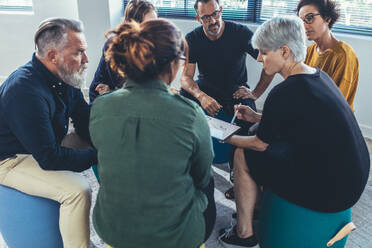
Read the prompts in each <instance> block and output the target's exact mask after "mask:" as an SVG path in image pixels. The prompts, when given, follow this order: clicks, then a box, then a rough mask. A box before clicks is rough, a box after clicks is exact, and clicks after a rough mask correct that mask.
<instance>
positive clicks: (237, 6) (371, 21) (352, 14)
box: [124, 0, 372, 36]
mask: <svg viewBox="0 0 372 248" xmlns="http://www.w3.org/2000/svg"><path fill="white" fill-rule="evenodd" d="M149 1H150V2H152V3H153V4H154V5H155V6H156V7H157V9H158V12H159V15H160V16H163V17H176V18H177V17H182V18H194V17H195V11H194V3H195V0H149ZM128 2H129V0H124V6H125V5H126V4H127V3H128ZM297 2H298V0H220V4H221V6H223V18H224V19H225V20H237V21H248V22H254V23H262V22H264V21H266V20H268V19H270V18H271V17H273V16H277V15H290V14H295V9H296V5H297ZM336 2H337V3H338V4H339V6H340V10H341V17H340V19H339V20H338V21H337V23H336V24H335V26H334V28H333V30H335V31H338V32H346V33H356V34H364V35H370V36H372V0H336Z"/></svg>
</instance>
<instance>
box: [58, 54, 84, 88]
mask: <svg viewBox="0 0 372 248" xmlns="http://www.w3.org/2000/svg"><path fill="white" fill-rule="evenodd" d="M86 69H87V66H86V65H82V66H81V67H80V68H79V70H78V71H75V72H74V71H73V70H72V69H70V68H69V66H68V65H67V64H65V63H64V61H63V59H62V60H61V63H60V66H58V71H57V74H58V76H59V77H60V78H61V79H62V81H63V82H65V83H66V84H68V85H71V86H72V87H74V88H77V89H80V88H81V86H83V85H84V84H85V82H86V76H87V70H86Z"/></svg>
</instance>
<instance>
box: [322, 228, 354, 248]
mask: <svg viewBox="0 0 372 248" xmlns="http://www.w3.org/2000/svg"><path fill="white" fill-rule="evenodd" d="M355 229H356V227H355V225H354V223H353V222H350V223H348V224H346V225H345V226H344V227H343V228H341V230H340V231H338V233H336V235H335V236H334V237H333V238H332V239H331V240H330V241H328V243H327V247H331V246H332V245H333V244H334V243H336V242H337V241H339V240H341V239H343V238H344V237H345V236H346V235H348V234H349V233H350V232H351V231H354V230H355Z"/></svg>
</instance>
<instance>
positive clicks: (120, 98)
mask: <svg viewBox="0 0 372 248" xmlns="http://www.w3.org/2000/svg"><path fill="white" fill-rule="evenodd" d="M111 34H112V35H113V38H112V42H111V43H110V45H109V47H108V50H107V53H106V57H107V60H108V63H109V65H110V67H111V68H112V70H113V71H115V72H116V73H118V74H119V75H126V76H127V77H128V79H127V81H126V83H125V85H124V87H123V88H122V89H119V90H117V91H115V92H113V93H111V94H107V95H104V96H101V97H99V98H97V99H96V100H95V102H94V104H93V106H92V111H91V120H90V132H91V137H92V141H93V144H94V146H95V147H96V148H97V150H98V161H99V163H98V164H99V165H98V167H99V172H100V179H101V187H100V189H99V192H98V197H97V202H96V205H95V207H94V213H93V221H94V226H95V229H96V230H97V233H98V235H99V236H100V237H101V238H102V239H103V240H104V241H105V242H106V243H107V244H109V245H111V246H113V247H115V248H119V247H136V248H141V247H143V248H145V247H162V248H168V247H169V248H174V247H178V248H183V247H184V248H197V247H199V246H200V245H201V244H202V243H203V242H204V241H205V240H206V239H207V238H208V237H209V235H210V234H211V231H212V229H213V225H214V222H215V218H216V207H215V202H214V198H213V190H214V182H213V178H212V177H211V164H212V159H213V152H212V144H211V136H210V133H209V127H208V124H207V121H206V119H205V116H204V113H203V111H202V110H201V108H200V107H199V106H198V105H197V104H196V103H194V102H193V101H190V100H188V99H186V98H184V97H182V96H180V95H178V94H172V93H171V92H170V90H169V89H168V86H169V85H170V84H171V82H172V81H173V80H174V78H175V76H176V74H177V72H178V69H179V67H180V63H181V61H182V60H184V58H185V56H184V55H185V51H187V45H186V43H185V40H184V38H183V36H182V34H181V32H180V31H179V30H178V29H177V28H176V27H175V26H174V25H173V24H172V23H171V22H169V21H167V20H164V19H155V20H150V21H146V22H143V23H141V24H138V23H136V22H130V23H123V24H121V25H120V26H119V27H117V28H116V29H115V30H113V31H112V32H111Z"/></svg>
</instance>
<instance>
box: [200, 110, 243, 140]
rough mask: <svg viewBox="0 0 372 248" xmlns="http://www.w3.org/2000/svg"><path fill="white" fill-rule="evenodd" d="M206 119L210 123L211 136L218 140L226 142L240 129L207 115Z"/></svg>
mask: <svg viewBox="0 0 372 248" xmlns="http://www.w3.org/2000/svg"><path fill="white" fill-rule="evenodd" d="M205 117H206V118H207V121H208V125H209V129H210V132H211V136H212V137H213V138H216V139H218V140H222V141H224V140H226V139H228V138H230V136H231V135H233V134H234V133H236V132H237V131H238V130H239V129H240V127H239V126H236V125H234V124H231V123H228V122H226V121H222V120H219V119H216V118H213V117H211V116H207V115H206V116H205Z"/></svg>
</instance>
